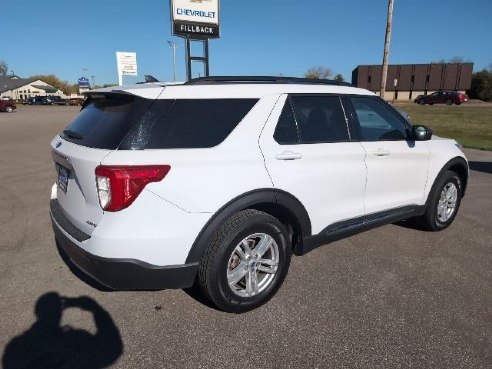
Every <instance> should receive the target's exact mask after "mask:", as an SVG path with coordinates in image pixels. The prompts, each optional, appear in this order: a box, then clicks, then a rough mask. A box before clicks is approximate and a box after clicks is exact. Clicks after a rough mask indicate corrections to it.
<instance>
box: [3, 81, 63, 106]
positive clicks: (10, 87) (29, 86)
mask: <svg viewBox="0 0 492 369" xmlns="http://www.w3.org/2000/svg"><path fill="white" fill-rule="evenodd" d="M48 95H58V96H63V95H64V94H63V91H62V90H60V89H58V88H56V87H53V86H51V85H49V84H47V83H46V82H43V81H41V80H39V79H37V80H33V79H30V78H20V77H18V76H0V98H2V99H3V98H10V99H13V100H25V99H28V98H29V97H34V96H48Z"/></svg>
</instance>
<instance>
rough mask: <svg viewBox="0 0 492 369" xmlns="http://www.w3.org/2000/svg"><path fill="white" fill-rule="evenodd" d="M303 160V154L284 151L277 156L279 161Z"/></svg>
mask: <svg viewBox="0 0 492 369" xmlns="http://www.w3.org/2000/svg"><path fill="white" fill-rule="evenodd" d="M301 158H302V154H301V153H298V152H293V151H284V152H283V153H281V154H277V155H275V159H277V160H298V159H301Z"/></svg>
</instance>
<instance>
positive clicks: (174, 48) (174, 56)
mask: <svg viewBox="0 0 492 369" xmlns="http://www.w3.org/2000/svg"><path fill="white" fill-rule="evenodd" d="M167 43H168V45H169V47H171V48H172V49H173V81H174V82H176V49H177V48H178V47H179V45H178V44H176V43H174V42H172V41H169V40H168V41H167Z"/></svg>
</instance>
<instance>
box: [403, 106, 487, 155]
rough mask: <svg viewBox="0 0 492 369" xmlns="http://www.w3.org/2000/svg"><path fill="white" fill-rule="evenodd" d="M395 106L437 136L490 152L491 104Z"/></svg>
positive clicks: (413, 121) (414, 122)
mask: <svg viewBox="0 0 492 369" xmlns="http://www.w3.org/2000/svg"><path fill="white" fill-rule="evenodd" d="M394 106H395V107H396V108H397V109H400V110H403V111H405V112H407V113H408V114H409V115H410V119H411V120H412V123H413V124H425V125H427V126H429V127H431V128H432V130H433V131H434V133H435V134H436V135H438V136H442V137H450V138H454V139H455V140H456V141H458V142H460V143H461V144H463V145H464V146H465V147H470V148H474V149H481V150H490V151H492V104H463V105H459V106H456V105H452V106H447V105H432V106H431V105H424V106H420V105H417V104H413V103H395V104H394Z"/></svg>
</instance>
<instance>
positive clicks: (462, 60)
mask: <svg viewBox="0 0 492 369" xmlns="http://www.w3.org/2000/svg"><path fill="white" fill-rule="evenodd" d="M448 63H466V61H465V58H463V57H461V56H454V57H452V58H451V59H449V60H448Z"/></svg>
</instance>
